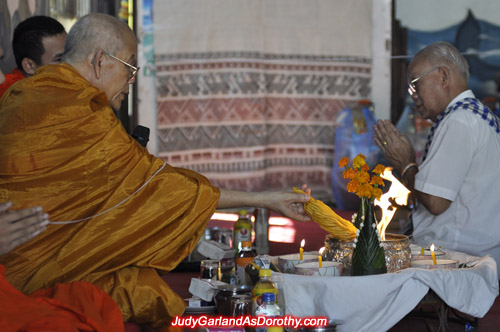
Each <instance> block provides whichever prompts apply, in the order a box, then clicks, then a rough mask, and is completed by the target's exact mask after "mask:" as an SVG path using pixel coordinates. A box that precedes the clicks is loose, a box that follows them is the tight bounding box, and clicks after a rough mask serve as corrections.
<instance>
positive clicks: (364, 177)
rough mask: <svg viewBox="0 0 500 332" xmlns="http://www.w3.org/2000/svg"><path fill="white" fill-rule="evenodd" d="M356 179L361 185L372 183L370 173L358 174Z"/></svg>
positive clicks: (361, 172)
mask: <svg viewBox="0 0 500 332" xmlns="http://www.w3.org/2000/svg"><path fill="white" fill-rule="evenodd" d="M355 178H356V179H358V181H359V182H361V183H369V182H370V174H368V172H365V171H359V172H356V176H355Z"/></svg>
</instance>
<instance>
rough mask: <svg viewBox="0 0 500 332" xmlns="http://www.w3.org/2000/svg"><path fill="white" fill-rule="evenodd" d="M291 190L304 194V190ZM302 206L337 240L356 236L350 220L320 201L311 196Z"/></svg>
mask: <svg viewBox="0 0 500 332" xmlns="http://www.w3.org/2000/svg"><path fill="white" fill-rule="evenodd" d="M293 191H294V192H296V193H300V194H305V192H304V191H302V190H300V189H297V188H295V187H294V188H293ZM304 208H305V210H306V213H307V214H308V215H309V217H311V219H312V220H313V221H314V222H316V223H318V224H319V225H320V226H321V228H323V229H324V230H325V231H327V232H328V233H330V234H331V235H332V236H333V237H334V238H336V239H339V240H352V239H354V238H355V237H356V231H357V228H356V227H355V226H354V225H353V224H352V222H350V221H348V220H345V219H344V218H342V217H341V216H339V215H338V214H336V213H335V212H333V210H332V209H331V208H330V207H329V206H328V205H326V204H325V203H323V202H322V201H320V200H318V199H314V198H312V197H311V199H310V200H309V202H307V203H305V204H304Z"/></svg>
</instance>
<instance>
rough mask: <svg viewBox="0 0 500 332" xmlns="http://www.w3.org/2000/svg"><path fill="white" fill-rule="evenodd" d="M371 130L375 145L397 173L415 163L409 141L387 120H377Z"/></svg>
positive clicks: (413, 150)
mask: <svg viewBox="0 0 500 332" xmlns="http://www.w3.org/2000/svg"><path fill="white" fill-rule="evenodd" d="M373 128H374V130H375V136H374V139H375V143H376V144H377V145H378V146H379V147H380V149H381V150H382V152H383V153H384V156H385V158H386V159H387V160H388V161H389V162H390V163H391V165H392V166H393V167H395V168H396V169H397V170H398V171H399V172H402V171H403V169H404V167H405V166H407V165H408V164H409V163H413V162H415V159H416V154H415V149H414V148H413V145H412V143H411V141H410V139H409V138H408V137H407V136H406V135H404V134H402V133H401V132H400V131H398V130H397V129H396V127H395V126H394V125H393V124H392V123H391V122H390V121H389V120H378V121H377V123H376V124H375V125H374V126H373Z"/></svg>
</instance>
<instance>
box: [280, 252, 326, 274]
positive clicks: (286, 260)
mask: <svg viewBox="0 0 500 332" xmlns="http://www.w3.org/2000/svg"><path fill="white" fill-rule="evenodd" d="M317 260H318V256H317V255H306V254H304V255H303V256H302V260H300V254H288V255H283V256H279V257H278V268H279V269H280V271H281V272H283V273H295V265H297V264H300V263H306V262H314V261H317Z"/></svg>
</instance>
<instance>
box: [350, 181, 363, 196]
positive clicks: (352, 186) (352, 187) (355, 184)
mask: <svg viewBox="0 0 500 332" xmlns="http://www.w3.org/2000/svg"><path fill="white" fill-rule="evenodd" d="M360 186H361V183H360V182H359V181H358V180H357V179H352V180H351V181H349V183H348V184H347V191H348V192H350V193H355V192H357V191H358V188H359V187H360Z"/></svg>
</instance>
